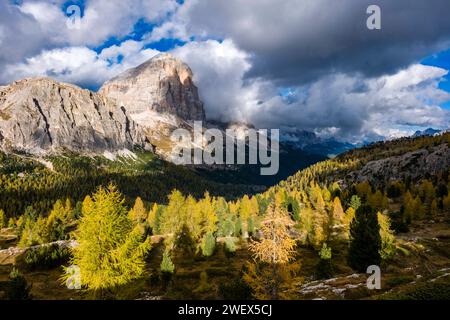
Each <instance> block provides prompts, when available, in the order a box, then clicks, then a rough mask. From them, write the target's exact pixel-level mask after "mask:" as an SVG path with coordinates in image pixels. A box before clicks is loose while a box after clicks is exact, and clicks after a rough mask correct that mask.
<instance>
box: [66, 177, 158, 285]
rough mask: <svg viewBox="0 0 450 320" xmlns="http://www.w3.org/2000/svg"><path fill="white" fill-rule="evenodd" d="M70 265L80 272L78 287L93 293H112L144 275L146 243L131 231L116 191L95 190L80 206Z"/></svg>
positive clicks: (129, 222)
mask: <svg viewBox="0 0 450 320" xmlns="http://www.w3.org/2000/svg"><path fill="white" fill-rule="evenodd" d="M76 240H77V241H78V244H79V245H78V246H77V247H76V248H75V249H74V257H73V259H72V264H73V265H77V266H78V267H79V268H80V277H81V283H82V285H84V286H86V287H87V288H89V289H92V290H94V291H97V290H100V291H101V290H105V289H112V288H115V287H117V286H119V285H123V284H126V283H128V282H129V281H131V280H133V279H136V278H138V277H140V276H141V275H142V273H143V272H144V266H145V261H144V256H145V254H146V252H147V251H148V250H149V249H150V239H149V238H147V239H143V236H142V233H141V231H140V230H139V229H137V228H133V225H132V221H131V220H130V219H129V218H128V215H127V208H126V207H125V206H124V199H123V196H122V195H121V194H120V193H119V192H118V191H117V188H116V187H115V186H113V185H110V186H109V187H108V189H104V188H99V189H98V191H97V192H96V193H95V194H94V195H93V198H92V199H91V198H90V197H86V198H85V200H84V202H83V216H82V218H81V221H80V223H79V226H78V229H77V232H76Z"/></svg>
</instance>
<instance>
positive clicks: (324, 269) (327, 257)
mask: <svg viewBox="0 0 450 320" xmlns="http://www.w3.org/2000/svg"><path fill="white" fill-rule="evenodd" d="M319 258H320V260H319V263H318V264H317V266H316V278H318V279H327V278H331V277H332V276H333V273H334V270H333V269H334V267H333V263H332V260H331V258H332V253H331V248H329V247H328V246H327V244H326V243H324V244H323V245H322V248H321V249H320V251H319Z"/></svg>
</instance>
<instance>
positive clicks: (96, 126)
mask: <svg viewBox="0 0 450 320" xmlns="http://www.w3.org/2000/svg"><path fill="white" fill-rule="evenodd" d="M134 145H140V146H142V147H148V145H147V146H146V138H145V137H144V135H143V133H142V132H141V130H140V129H139V128H138V126H137V125H136V123H135V122H134V121H133V120H132V119H131V118H130V117H129V115H128V113H127V111H126V110H125V108H123V107H121V106H118V105H116V104H115V103H114V102H113V101H111V100H110V99H108V98H106V97H104V96H102V95H99V94H96V93H93V92H91V91H88V90H83V89H81V88H78V87H76V86H73V85H69V84H64V83H58V82H56V81H53V80H51V79H47V78H37V79H26V80H21V81H17V82H14V83H13V84H11V85H9V86H6V87H0V147H1V148H2V149H6V150H8V149H10V150H11V149H12V150H23V151H27V152H30V153H37V154H39V153H43V152H47V151H51V150H57V149H59V148H66V149H69V150H72V151H80V152H101V151H103V150H120V149H123V148H132V147H133V146H134Z"/></svg>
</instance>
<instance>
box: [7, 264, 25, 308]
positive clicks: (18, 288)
mask: <svg viewBox="0 0 450 320" xmlns="http://www.w3.org/2000/svg"><path fill="white" fill-rule="evenodd" d="M9 279H10V280H11V283H10V287H9V290H8V291H7V297H8V299H9V300H30V299H31V295H30V291H31V285H29V284H28V282H27V280H26V279H25V277H24V276H23V275H22V274H20V273H19V271H18V270H17V269H16V268H13V269H12V271H11V273H10V274H9Z"/></svg>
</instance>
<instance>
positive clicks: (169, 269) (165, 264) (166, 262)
mask: <svg viewBox="0 0 450 320" xmlns="http://www.w3.org/2000/svg"><path fill="white" fill-rule="evenodd" d="M160 269H161V272H162V273H170V274H173V273H174V272H175V265H174V264H173V262H172V259H171V258H170V255H169V253H168V252H167V251H164V254H163V258H162V261H161V265H160Z"/></svg>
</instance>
